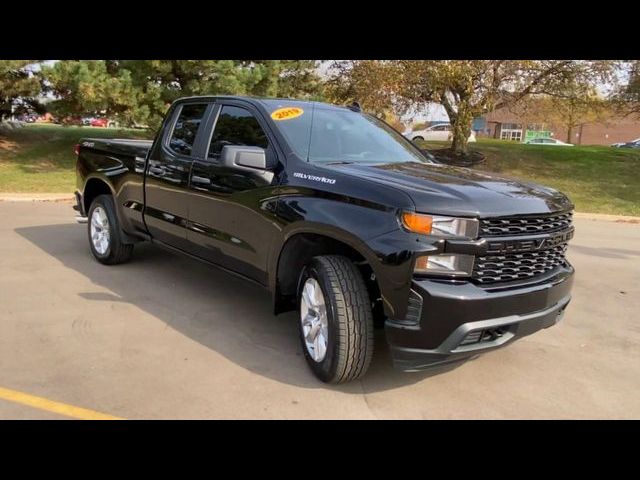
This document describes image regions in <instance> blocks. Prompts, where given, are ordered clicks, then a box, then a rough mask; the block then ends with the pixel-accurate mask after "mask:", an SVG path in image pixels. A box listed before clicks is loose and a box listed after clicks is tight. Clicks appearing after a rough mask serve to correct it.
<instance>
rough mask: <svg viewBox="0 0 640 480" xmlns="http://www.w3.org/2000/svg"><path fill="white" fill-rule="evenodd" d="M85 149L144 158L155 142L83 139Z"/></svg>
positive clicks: (120, 139) (82, 143) (81, 142)
mask: <svg viewBox="0 0 640 480" xmlns="http://www.w3.org/2000/svg"><path fill="white" fill-rule="evenodd" d="M80 144H81V145H82V146H83V147H88V148H92V149H94V150H97V151H102V152H105V151H106V152H110V153H112V154H116V155H125V156H133V157H142V158H144V157H145V156H146V155H147V152H148V151H149V149H150V148H151V145H152V144H153V140H139V139H129V138H83V139H82V140H81V141H80Z"/></svg>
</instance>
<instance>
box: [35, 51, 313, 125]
mask: <svg viewBox="0 0 640 480" xmlns="http://www.w3.org/2000/svg"><path fill="white" fill-rule="evenodd" d="M315 66H316V65H315V62H313V61H304V60H292V61H280V60H269V61H262V60H260V61H258V60H255V61H251V60H247V61H241V60H107V61H103V60H99V61H76V60H69V61H61V62H58V63H56V64H55V65H54V66H53V67H51V68H49V69H46V70H45V71H44V72H43V74H44V76H45V78H46V80H47V82H48V83H49V85H50V88H51V90H52V91H53V93H54V94H55V95H56V96H57V97H59V100H58V101H57V102H56V104H55V105H54V107H55V108H58V109H60V110H63V111H66V112H74V113H75V114H81V113H88V112H98V111H103V112H106V114H107V115H110V116H113V117H117V118H119V119H121V120H122V121H124V122H125V123H131V122H134V121H135V122H137V123H145V124H148V125H150V126H151V127H152V128H155V127H157V126H158V125H159V124H160V122H161V121H162V118H163V116H164V114H165V112H166V110H167V108H168V107H169V105H170V104H171V103H172V102H173V101H174V100H176V99H177V98H179V97H184V96H191V95H257V96H288V97H291V96H295V97H303V98H318V97H321V96H322V84H321V82H320V79H319V77H317V75H316V73H315Z"/></svg>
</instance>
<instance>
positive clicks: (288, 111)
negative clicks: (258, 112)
mask: <svg viewBox="0 0 640 480" xmlns="http://www.w3.org/2000/svg"><path fill="white" fill-rule="evenodd" d="M303 113H304V110H302V109H301V108H298V107H286V108H279V109H277V110H274V111H273V113H272V114H271V118H273V119H274V120H291V119H292V118H296V117H299V116H300V115H302V114H303Z"/></svg>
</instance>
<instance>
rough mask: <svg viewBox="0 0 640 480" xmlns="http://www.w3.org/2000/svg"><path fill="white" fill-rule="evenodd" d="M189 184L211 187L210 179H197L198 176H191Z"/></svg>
mask: <svg viewBox="0 0 640 480" xmlns="http://www.w3.org/2000/svg"><path fill="white" fill-rule="evenodd" d="M191 182H192V183H197V184H198V185H211V179H210V178H206V177H199V176H198V175H192V176H191Z"/></svg>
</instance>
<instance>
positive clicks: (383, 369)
mask: <svg viewBox="0 0 640 480" xmlns="http://www.w3.org/2000/svg"><path fill="white" fill-rule="evenodd" d="M85 229H86V227H85V226H82V225H76V224H59V225H43V226H35V227H26V228H18V229H16V230H15V231H16V233H18V234H19V235H21V236H22V237H24V238H26V239H27V240H29V241H30V242H32V243H33V244H35V245H36V246H38V247H39V248H40V249H42V250H43V251H45V252H46V253H47V254H49V255H51V256H53V257H55V258H56V259H57V260H59V261H60V262H62V263H63V264H64V265H65V266H66V267H68V268H70V269H73V270H75V271H77V272H79V273H80V274H82V275H84V276H85V277H87V278H89V279H90V280H91V281H92V282H93V283H95V284H96V285H99V286H101V287H104V288H105V289H107V290H109V292H111V293H108V292H78V295H79V296H80V297H82V298H84V299H86V300H90V301H97V302H125V303H130V304H133V305H135V306H137V307H138V308H140V309H142V310H144V311H146V312H148V313H149V314H151V315H153V316H154V317H156V318H158V319H159V320H161V321H162V322H164V323H165V324H166V325H167V326H168V327H170V328H173V329H174V330H176V331H178V332H180V333H181V334H183V335H185V336H187V337H189V338H190V339H193V340H195V341H197V342H199V343H200V344H202V345H204V346H206V347H208V348H210V349H213V350H215V351H216V352H218V353H219V354H221V355H224V356H225V357H226V358H227V359H229V360H230V361H232V362H234V363H236V364H237V365H239V366H241V367H243V368H245V369H248V370H250V371H252V372H254V373H257V374H260V375H263V376H266V377H269V378H271V379H274V380H276V381H278V382H282V383H285V384H291V385H296V386H300V387H304V388H330V389H333V390H337V391H341V392H345V393H355V394H362V393H363V392H364V393H369V392H376V391H384V390H389V389H394V388H398V387H402V386H404V385H408V384H413V383H416V382H419V381H421V380H423V379H425V378H427V377H430V376H433V375H436V374H439V373H443V372H444V371H449V370H451V369H454V368H456V367H457V366H458V365H459V364H458V365H454V366H450V367H446V368H441V369H438V370H434V371H429V372H418V373H402V372H398V371H396V370H394V369H393V367H392V365H391V359H390V357H389V351H388V348H387V345H386V341H385V338H384V331H383V330H382V329H380V330H376V340H375V342H376V343H375V354H374V359H373V362H372V365H371V368H370V370H369V372H368V373H367V375H366V376H365V377H364V378H363V379H362V381H360V382H352V383H350V384H345V385H337V386H331V385H325V384H322V383H321V382H319V381H317V380H316V379H315V377H313V376H312V374H311V373H310V371H309V370H308V368H307V366H306V363H305V360H304V357H303V355H302V349H301V348H302V347H301V346H300V344H299V340H298V336H297V317H296V314H295V313H293V312H291V313H287V314H282V315H279V316H277V317H276V316H273V315H272V314H271V311H272V305H271V297H270V294H269V293H268V292H267V290H265V289H263V288H261V287H259V286H256V285H253V284H251V283H250V282H247V281H245V280H242V279H240V278H236V277H234V276H233V275H230V274H228V273H226V272H223V271H221V270H218V269H216V268H215V267H212V266H209V265H206V264H203V263H201V262H198V261H196V260H192V259H190V258H188V257H186V256H183V255H179V254H176V253H173V252H170V251H167V250H164V249H162V248H160V247H158V246H156V245H152V244H149V243H143V244H139V245H136V247H135V249H134V255H133V259H132V261H131V262H130V263H127V264H124V265H118V266H104V265H101V264H99V263H98V262H97V261H95V260H94V258H93V257H92V256H91V253H90V252H89V246H88V243H87V235H86V230H85ZM132 321H135V319H132Z"/></svg>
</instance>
